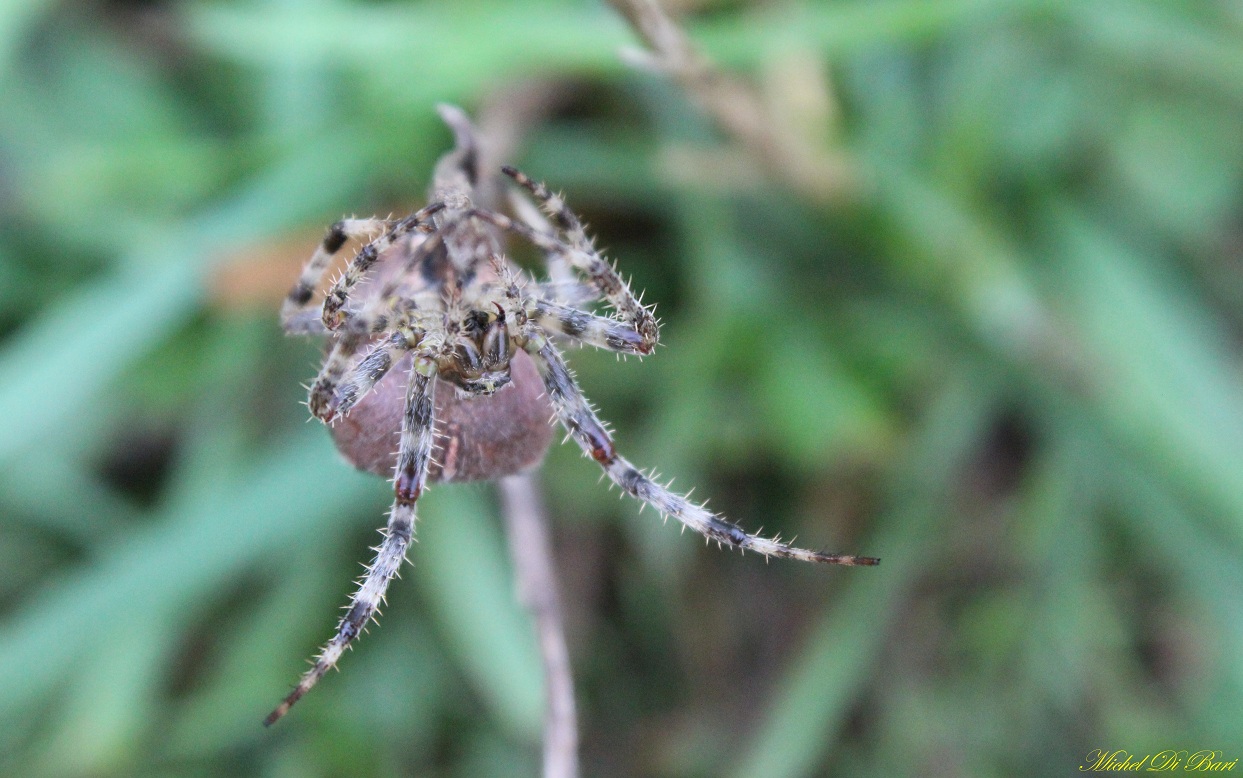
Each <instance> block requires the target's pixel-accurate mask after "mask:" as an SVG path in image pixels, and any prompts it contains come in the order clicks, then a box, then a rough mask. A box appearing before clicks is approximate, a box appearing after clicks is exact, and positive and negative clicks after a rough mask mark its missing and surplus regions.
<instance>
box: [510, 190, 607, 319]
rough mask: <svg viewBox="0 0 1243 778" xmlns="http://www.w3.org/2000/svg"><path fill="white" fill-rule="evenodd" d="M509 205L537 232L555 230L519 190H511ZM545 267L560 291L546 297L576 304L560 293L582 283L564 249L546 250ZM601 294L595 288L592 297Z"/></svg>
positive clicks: (549, 277) (550, 279) (550, 278)
mask: <svg viewBox="0 0 1243 778" xmlns="http://www.w3.org/2000/svg"><path fill="white" fill-rule="evenodd" d="M508 200H509V205H510V207H511V208H512V209H513V213H514V214H515V215H516V216H517V217H518V218H519V219H520V220H521V221H523V222H526V224H527V225H528V226H530V227H531V229H533V230H536V231H537V232H543V233H552V232H554V230H553V226H552V224H551V223H550V222H549V221H548V219H547V218H546V217H545V216H544V214H543V213H542V212H541V211H540V209H539V208H537V207H535V206H534V205H532V203H531V200H530V199H529V198H527V197H524V196H522V195H521V194H519V193H518V192H515V191H513V190H510V192H509V197H508ZM544 268H545V269H546V270H547V271H548V279H549V281H551V282H552V284H553V285H555V286H556V287H557V292H558V293H553V294H545V295H543V296H544V297H546V298H548V299H550V300H556V301H557V302H561V303H568V304H570V305H574V304H575V301H574V300H573V299H567V298H564V297H562V295H561V294H560V293H559V292H560V291H561V289H563V288H568V287H571V286H572V285H573V284H577V283H581V282H580V281H579V278H578V272H577V271H575V270H574V267H573V266H572V265H571V264H570V261H569V259H567V258H566V255H565V252H564V251H545V252H544ZM599 296H600V295H599V294H598V293H596V292H594V290H593V291H592V297H593V299H594V298H598V297H599Z"/></svg>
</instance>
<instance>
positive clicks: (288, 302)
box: [281, 219, 388, 331]
mask: <svg viewBox="0 0 1243 778" xmlns="http://www.w3.org/2000/svg"><path fill="white" fill-rule="evenodd" d="M387 226H388V222H387V221H386V220H384V219H342V220H341V221H339V222H337V223H336V224H334V225H332V226H331V227H329V228H328V234H327V235H325V236H324V240H323V242H322V243H320V244H319V248H317V249H316V250H315V253H314V254H312V255H311V258H310V259H309V260H307V263H306V265H304V266H303V268H302V275H300V276H299V277H298V280H297V282H296V283H294V285H293V287H292V288H291V289H290V290H289V294H288V295H286V297H285V302H284V304H283V305H282V306H281V323H282V324H283V325H284V326H285V327H286V330H287V331H288V329H289V325H290V322H291V321H292V320H293V319H294V317H295V315H296V314H298V313H299V312H300V311H304V310H306V308H307V306H308V305H309V304H310V302H311V298H312V297H314V296H315V290H316V289H318V288H319V282H320V281H321V280H323V277H324V273H325V271H327V270H328V265H330V264H331V263H332V258H333V257H334V256H336V254H337V252H338V251H340V250H341V247H342V246H344V245H345V242H346V241H348V240H351V239H353V238H363V237H367V236H368V235H374V234H375V233H377V232H380V231H382V230H384V229H386V228H387Z"/></svg>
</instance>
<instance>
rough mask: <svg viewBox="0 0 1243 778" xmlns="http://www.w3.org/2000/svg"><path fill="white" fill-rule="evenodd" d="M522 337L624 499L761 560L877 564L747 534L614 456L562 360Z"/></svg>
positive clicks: (530, 334)
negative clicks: (754, 554)
mask: <svg viewBox="0 0 1243 778" xmlns="http://www.w3.org/2000/svg"><path fill="white" fill-rule="evenodd" d="M524 334H525V335H526V344H525V348H526V350H527V351H528V352H529V353H530V354H531V355H532V356H533V357H534V358H535V363H536V366H537V367H539V371H540V375H541V376H542V377H543V379H544V387H545V389H546V390H547V392H548V396H549V398H551V399H552V404H553V408H554V409H556V413H557V418H558V420H559V421H560V422H561V424H562V425H563V426H564V427H565V428H566V430H568V431H569V433H570V435H571V436H573V438H574V440H575V441H576V442H577V443H578V445H579V448H581V449H582V450H583V452H584V453H586V454H587V456H589V457H591V458H592V459H594V460H595V461H596V462H597V463H599V465H600V466H601V467H602V468H604V471H605V472H606V473H607V474H608V476H609V478H610V479H612V481H613V483H615V484H617V485H618V486H620V487H621V488H622V489H623V490H624V491H625V492H626V493H627V494H629V495H631V496H632V497H634V498H636V499H638V500H641V501H643V502H644V503H646V504H648V505H651V506H652V507H653V508H655V509H656V510H657V511H659V512H660V514H661V515H662V516H672V517H674V518H675V519H677V520H678V521H680V522H682V524H684V525H685V526H687V527H690V528H691V529H693V530H694V531H696V532H698V533H699V534H701V535H703V536H704V538H706V539H707V540H715V541H716V542H717V543H719V544H721V545H724V546H730V547H732V548H737V549H740V550H744V551H754V552H756V553H759V554H763V555H764V556H766V557H781V558H785V559H798V560H802V561H805V562H821V563H824V564H831V565H875V564H878V563H879V562H880V560H879V559H875V558H872V557H861V556H850V555H846V554H825V553H821V552H818V551H808V550H806V549H801V548H795V547H794V546H789V545H786V544H785V543H782V542H781V541H780V540H779V539H775V538H774V539H771V540H770V539H768V538H762V537H758V536H756V535H751V534H748V533H747V532H746V531H745V530H743V529H742V528H741V527H739V526H738V525H736V524H733V523H731V522H729V521H727V520H725V519H724V518H722V517H720V516H718V515H717V514H715V513H713V512H711V511H709V510H707V509H706V508H704V507H703V506H702V505H697V504H695V503H693V502H691V501H690V500H689V499H687V498H686V497H685V496H683V495H680V494H676V493H674V492H671V491H669V490H668V489H667V488H665V487H664V486H661V485H660V484H658V483H657V482H655V481H653V480H652V479H651V478H650V477H648V476H647V475H645V474H644V473H643V472H641V471H640V470H639V469H638V468H636V467H635V466H634V465H632V464H630V463H629V462H628V461H626V459H624V458H623V457H621V456H620V455H618V453H617V451H616V449H615V448H614V446H613V439H612V437H611V436H610V435H609V433H608V431H607V430H606V429H605V428H604V425H603V424H602V423H601V422H600V419H599V418H598V417H597V416H596V414H595V411H594V410H592V408H591V405H590V404H589V403H588V402H587V399H586V398H585V397H584V396H583V393H582V390H580V389H579V388H578V384H577V383H576V382H575V381H574V376H573V374H572V373H571V372H570V369H569V367H568V366H567V365H566V363H565V359H564V358H562V356H561V353H560V351H558V350H557V347H556V346H555V345H553V343H552V341H550V340H549V339H548V338H547V337H545V336H544V335H543V334H541V333H540V331H539V329H538V328H536V327H528V328H527V329H526V330H525V332H524Z"/></svg>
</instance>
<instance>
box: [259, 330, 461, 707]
mask: <svg viewBox="0 0 1243 778" xmlns="http://www.w3.org/2000/svg"><path fill="white" fill-rule="evenodd" d="M435 376H436V362H435V360H434V359H433V358H432V357H431V356H430V355H429V351H428V350H420V353H419V356H417V357H416V358H415V361H414V367H413V369H412V370H411V371H410V383H409V387H408V389H407V391H406V405H405V410H404V412H403V414H402V423H401V443H400V444H399V448H398V453H397V466H396V468H395V470H394V478H393V491H394V499H393V508H392V510H391V511H390V512H389V518H388V525H387V526H386V527H385V529H384V533H383V534H384V540H383V541H381V543H380V545H379V546H378V547H377V548H376V557H375V561H374V562H372V563H371V566H370V567H368V568H367V573H366V575H365V576H364V577H363V580H362V583H361V584H360V585H359V587H358V591H357V592H355V593H354V597H353V598H352V599H351V601H350V604H349V606H348V609H347V610H346V613H345V616H344V617H343V618H342V619H341V621H340V623H338V624H337V632H336V634H335V635H334V636H333V637H332V639H331V640H329V641H328V643H326V644H325V645H324V648H323V650H322V651H320V653H319V655H318V656H317V657H316V658H315V663H314V665H312V667H311V669H310V670H308V671H307V672H306V673H305V674H304V675H303V676H302V678H301V680H299V681H298V685H297V686H296V687H294V690H293V691H292V692H290V693H289V696H287V697H285V699H284V700H283V701H282V702H281V704H280V705H278V706H277V707H276V709H275V710H273V711H272V712H271V713H270V714H268V717H267V718H266V719H264V725H266V726H271V725H272V724H273V723H275V722H276V721H277V720H278V719H280V718H281V717H282V716H284V715H285V714H286V713H288V712H289V709H290V708H291V707H293V705H294V703H296V702H297V701H298V700H299V699H301V698H302V696H303V695H305V694H306V693H307V692H309V691H310V690H311V689H312V688H313V687H314V686H315V684H316V683H318V682H319V679H320V678H323V677H324V674H325V673H327V672H328V671H329V670H331V669H332V668H333V667H335V666H336V664H337V661H338V660H339V659H340V658H341V654H342V653H343V652H344V651H345V649H346V647H347V646H349V645H350V643H351V642H352V641H353V640H354V639H355V638H356V637H358V635H359V633H360V632H361V631H362V629H363V628H364V627H365V626H366V625H367V623H368V622H369V621H371V620H372V619H373V618H375V616H376V615H377V614H378V612H379V607H380V605H381V604H382V603H383V602H384V593H385V591H387V589H388V584H389V581H391V580H392V579H393V578H394V577H395V576H396V575H397V572H398V570H399V569H400V568H401V565H402V563H403V562H404V561H405V559H406V550H407V549H408V548H409V547H410V542H411V540H412V539H413V537H414V523H415V519H416V518H417V512H416V510H415V504H416V503H417V502H418V499H419V495H421V494H422V492H423V487H424V485H425V483H426V481H427V469H428V464H429V463H430V461H431V456H432V445H433V442H434V438H435V434H434V433H435V410H434V409H435V387H436V378H435Z"/></svg>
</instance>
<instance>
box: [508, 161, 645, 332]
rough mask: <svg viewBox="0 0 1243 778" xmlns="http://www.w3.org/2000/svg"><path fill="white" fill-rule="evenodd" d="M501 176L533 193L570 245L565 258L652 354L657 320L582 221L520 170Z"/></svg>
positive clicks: (540, 184) (555, 196)
mask: <svg viewBox="0 0 1243 778" xmlns="http://www.w3.org/2000/svg"><path fill="white" fill-rule="evenodd" d="M501 172H503V173H504V174H505V175H507V176H509V177H510V178H512V179H513V180H514V181H515V182H516V183H517V184H518V185H519V186H521V187H522V188H523V189H526V190H527V191H528V192H530V193H531V196H532V197H533V198H535V202H536V203H538V204H539V206H540V208H541V209H543V211H544V213H546V214H548V218H550V219H552V222H553V224H554V225H556V227H557V229H559V230H560V231H561V233H562V234H563V235H564V236H565V238H566V241H567V242H568V243H569V245H570V247H571V249H572V250H571V251H570V252H568V254H567V255H566V256H567V258H568V259H569V261H570V264H572V265H573V266H574V267H576V268H578V269H579V270H581V271H583V272H584V273H586V274H587V277H588V278H590V279H591V282H592V283H593V284H595V286H596V288H597V289H599V290H600V294H601V295H603V296H604V298H605V299H606V300H608V302H609V305H611V306H613V310H615V311H617V313H618V315H620V316H621V317H622V319H624V320H625V321H626V322H628V323H629V324H630V326H632V327H633V328H634V330H635V332H637V333H638V334H639V335H640V337H641V338H642V339H643V342H644V344H645V346H646V347H647V351H646V352H644V353H650V352H651V350H652V348H654V347H655V346H656V341H657V339H658V338H659V329H658V327H657V324H656V317H655V316H653V315H652V312H651V311H650V310H648V309H647V308H645V307H644V306H643V303H642V302H640V301H639V299H638V298H637V297H635V295H634V293H633V292H631V291H630V286H629V285H628V284H627V283H626V282H625V281H624V280H622V277H621V276H620V275H619V274H618V272H617V268H615V267H614V266H613V265H612V263H610V262H609V261H608V260H606V259H605V258H604V257H603V256H601V255H600V252H598V251H596V248H595V245H594V244H593V243H592V240H591V238H590V237H588V235H587V231H586V229H584V228H583V223H582V221H580V220H579V218H578V216H577V215H575V213H574V212H573V211H571V210H570V208H569V206H568V205H567V204H566V202H565V198H563V197H561V196H560V195H558V194H554V193H553V192H552V191H550V190H549V189H548V187H547V186H545V185H544V184H543V182H541V181H535V180H534V179H532V178H530V177H528V176H527V175H526V174H525V173H523V172H522V171H520V170H518V169H517V168H514V167H510V166H508V165H506V166H504V167H502V168H501Z"/></svg>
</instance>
